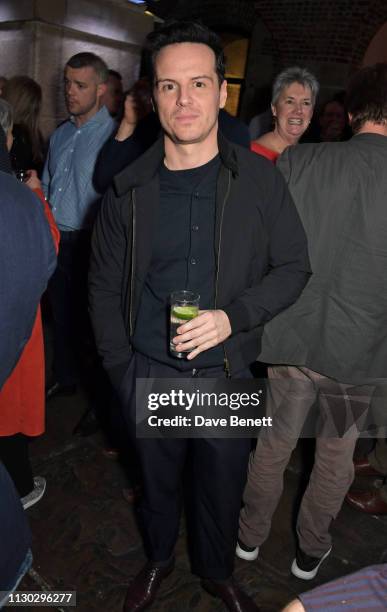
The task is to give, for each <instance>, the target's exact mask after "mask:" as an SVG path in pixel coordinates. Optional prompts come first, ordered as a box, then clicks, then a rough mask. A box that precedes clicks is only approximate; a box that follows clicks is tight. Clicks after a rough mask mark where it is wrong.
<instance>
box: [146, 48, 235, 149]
mask: <svg viewBox="0 0 387 612" xmlns="http://www.w3.org/2000/svg"><path fill="white" fill-rule="evenodd" d="M154 68H155V85H154V91H153V95H154V100H155V103H156V106H157V111H158V114H159V118H160V123H161V125H162V127H163V129H164V132H165V133H166V135H167V136H168V137H169V138H170V139H171V140H172V141H173V142H174V143H177V144H192V143H198V142H205V141H206V140H207V138H208V137H209V136H210V135H212V134H213V132H214V131H215V132H216V131H217V127H218V123H217V122H218V112H219V108H223V106H224V105H225V103H226V98H227V85H226V81H223V83H222V85H221V86H219V80H218V76H217V74H216V71H215V54H214V52H213V51H212V49H210V47H207V45H204V44H200V43H176V44H172V45H168V46H166V47H164V48H163V49H161V51H160V52H159V53H158V55H157V56H156V58H155V67H154Z"/></svg>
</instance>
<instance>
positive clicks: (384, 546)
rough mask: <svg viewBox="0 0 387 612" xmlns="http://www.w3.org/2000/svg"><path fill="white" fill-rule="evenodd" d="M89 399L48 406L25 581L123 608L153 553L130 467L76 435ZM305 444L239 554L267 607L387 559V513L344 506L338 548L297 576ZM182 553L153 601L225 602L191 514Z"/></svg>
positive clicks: (215, 606) (271, 609)
mask: <svg viewBox="0 0 387 612" xmlns="http://www.w3.org/2000/svg"><path fill="white" fill-rule="evenodd" d="M85 406H86V400H85V398H84V397H83V396H82V395H80V394H79V395H77V396H74V397H67V398H57V399H54V400H52V401H51V402H50V403H49V404H48V406H47V433H46V434H45V435H44V436H42V437H41V438H40V439H38V440H36V441H35V442H34V443H33V444H32V449H31V451H32V456H33V466H34V473H35V475H42V476H44V477H45V478H46V479H47V491H46V494H45V496H44V497H43V499H42V500H41V501H40V502H39V503H38V504H36V506H34V507H32V508H30V509H29V510H28V511H27V512H28V517H29V519H30V524H31V528H32V532H33V554H34V563H33V570H32V571H31V572H30V573H29V575H27V576H26V577H25V579H24V580H23V582H22V584H21V585H20V587H19V588H20V589H21V590H39V589H41V588H50V589H55V590H75V591H76V592H77V611H79V612H120V611H121V608H122V602H123V599H124V594H125V590H126V587H127V584H128V582H129V581H130V579H131V578H132V577H133V576H134V575H135V574H136V572H137V571H138V570H139V568H140V567H141V566H142V564H143V562H144V560H145V557H144V551H143V548H142V543H141V539H140V536H139V533H138V529H137V527H136V520H135V508H134V506H133V505H130V504H129V503H128V502H127V501H126V500H125V499H124V497H123V494H122V489H123V487H125V486H126V477H125V473H124V471H123V469H122V468H121V467H120V465H119V463H118V462H115V461H112V460H109V459H107V458H105V456H104V455H103V453H102V448H103V445H104V441H103V437H102V435H101V434H100V433H97V434H94V435H93V436H90V437H88V438H81V437H76V436H73V435H72V429H73V427H74V425H75V424H76V422H77V421H78V419H79V416H80V415H81V414H82V411H83V410H84V408H85ZM301 451H302V449H301V450H300V449H298V450H297V451H296V453H295V455H294V457H293V459H292V461H291V464H290V466H289V468H288V470H287V472H286V478H285V490H284V494H283V497H282V499H281V502H280V505H279V508H278V510H277V512H276V514H275V517H274V521H273V529H272V532H271V535H270V538H269V539H268V541H267V542H266V543H265V544H264V546H263V547H262V549H261V552H260V556H259V559H258V560H257V561H255V562H253V563H247V562H244V561H241V560H237V561H236V570H235V575H236V577H237V579H238V580H239V581H240V582H241V583H243V585H244V587H245V589H246V591H247V592H248V593H249V594H250V595H252V597H253V598H254V600H255V601H256V602H257V604H258V605H259V606H260V609H261V610H262V612H277V611H279V610H280V609H281V608H282V606H283V605H284V604H286V603H287V602H288V601H289V600H290V599H292V598H293V597H294V596H295V595H296V594H297V593H300V592H302V591H304V590H307V588H309V586H311V587H312V586H316V585H317V584H320V583H322V582H325V581H327V580H330V579H333V578H335V577H337V576H341V575H343V574H347V573H349V572H352V571H354V570H357V569H359V568H361V567H363V566H365V565H369V564H374V563H381V562H387V517H381V518H377V517H373V516H366V515H362V514H361V513H358V512H356V511H355V510H353V509H351V508H350V507H349V506H346V505H345V506H344V507H343V509H342V511H341V512H340V514H339V517H338V519H337V521H336V522H335V525H334V527H333V534H334V549H333V553H332V554H331V556H330V558H329V560H328V561H327V562H326V563H325V564H324V565H323V566H322V567H321V570H320V572H319V574H318V577H317V578H316V579H315V580H314V581H312V582H310V583H309V584H306V583H305V582H303V581H300V580H298V579H296V578H294V577H292V576H291V574H290V565H291V561H292V559H293V557H294V551H295V539H294V529H293V528H292V523H293V520H294V508H295V507H296V501H297V498H298V495H299V491H300V488H302V486H303V483H304V478H305V477H304V476H303V474H304V473H305V469H304V466H305V463H306V462H305V453H303V452H301ZM306 451H307V452H308V448H307V449H306ZM307 454H308V453H307ZM309 455H310V450H309ZM360 485H363V486H364V485H365V483H364V482H363V483H360ZM374 485H375V486H377V485H378V482H374ZM176 561H177V563H176V570H175V571H174V572H173V574H172V575H171V576H170V577H169V578H168V579H167V580H166V581H165V583H163V585H162V588H161V591H160V596H159V598H158V600H157V602H156V603H155V604H154V605H153V607H152V608H151V609H152V610H154V611H155V612H156V611H159V612H161V611H163V612H185V611H187V612H188V611H191V610H197V611H198V612H207V611H210V610H214V611H216V610H219V611H221V610H223V609H224V607H223V605H222V603H220V602H218V601H217V600H214V599H213V598H211V597H210V596H209V595H207V594H206V593H204V592H203V591H202V590H201V588H200V584H199V580H198V578H197V577H196V576H194V575H192V574H191V573H190V568H189V559H188V557H187V553H186V545H185V529H184V524H183V523H182V526H181V532H180V537H179V541H178V544H177V549H176ZM32 609H34V610H36V609H40V608H31V610H32ZM41 609H42V610H44V609H46V608H41ZM57 609H59V610H60V609H61V608H57ZM63 609H65V608H63ZM70 609H71V608H70ZM386 609H387V605H386Z"/></svg>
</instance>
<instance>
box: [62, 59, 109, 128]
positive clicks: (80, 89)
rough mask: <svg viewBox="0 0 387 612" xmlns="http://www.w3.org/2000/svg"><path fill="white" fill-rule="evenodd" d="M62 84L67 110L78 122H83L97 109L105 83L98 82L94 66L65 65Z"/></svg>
mask: <svg viewBox="0 0 387 612" xmlns="http://www.w3.org/2000/svg"><path fill="white" fill-rule="evenodd" d="M64 86H65V100H66V106H67V110H68V112H69V113H70V114H71V115H74V117H76V118H77V119H78V121H79V123H85V122H86V121H88V119H90V118H91V117H92V116H93V115H95V113H97V112H98V111H99V109H100V107H101V98H102V96H103V94H104V93H105V91H106V85H105V84H104V83H100V82H99V78H98V75H97V73H96V72H95V70H94V68H92V67H91V66H86V67H84V68H71V67H70V66H66V68H65V76H64Z"/></svg>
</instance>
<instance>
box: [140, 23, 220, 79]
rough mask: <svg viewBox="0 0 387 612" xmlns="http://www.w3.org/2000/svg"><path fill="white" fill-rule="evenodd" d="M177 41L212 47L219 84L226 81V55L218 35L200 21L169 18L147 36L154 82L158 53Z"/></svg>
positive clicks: (150, 74) (147, 53) (150, 70)
mask: <svg viewBox="0 0 387 612" xmlns="http://www.w3.org/2000/svg"><path fill="white" fill-rule="evenodd" d="M176 43H200V44H203V45H207V47H210V49H212V51H213V52H214V54H215V71H216V74H217V75H218V79H219V84H221V83H222V82H223V81H224V75H225V70H226V69H225V57H224V53H223V48H222V45H221V42H220V38H219V37H218V35H217V34H215V32H212V31H211V30H210V29H209V28H207V26H205V25H203V24H202V23H200V22H199V21H177V20H169V21H166V22H165V23H164V24H163V25H162V26H161V27H160V28H158V29H157V30H155V31H154V32H151V33H150V34H148V36H147V38H146V43H145V53H146V56H147V64H148V70H149V76H150V80H151V82H152V83H154V65H155V59H156V57H157V54H158V53H159V51H161V49H162V48H163V47H166V46H168V45H174V44H176Z"/></svg>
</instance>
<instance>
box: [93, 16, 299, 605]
mask: <svg viewBox="0 0 387 612" xmlns="http://www.w3.org/2000/svg"><path fill="white" fill-rule="evenodd" d="M148 45H149V47H148V52H149V54H150V57H151V61H152V68H153V79H152V82H153V85H154V88H153V96H154V102H155V106H156V107H157V110H158V114H159V118H160V122H161V125H162V127H163V131H164V136H163V138H162V140H160V141H158V142H156V143H155V145H154V146H153V147H152V148H151V149H149V150H148V151H147V152H146V153H145V154H144V155H143V156H142V157H141V158H140V159H138V160H137V161H136V162H135V163H133V164H132V165H131V166H129V167H128V168H127V169H126V170H124V171H123V172H122V173H121V174H120V175H118V176H117V177H116V179H115V181H114V190H113V189H110V190H109V191H108V193H107V195H106V197H105V200H104V202H103V205H102V209H101V212H100V215H99V217H98V220H97V223H96V226H95V231H94V236H93V245H92V258H91V269H90V307H91V316H92V320H93V325H94V330H95V335H96V340H97V346H98V347H99V351H100V353H101V355H102V357H103V359H104V364H105V367H106V369H107V371H108V373H109V374H110V378H111V380H112V382H113V384H114V386H115V388H116V389H117V390H118V392H119V395H120V397H121V399H122V401H123V405H124V410H125V412H126V417H127V420H128V422H129V423H131V422H135V417H134V410H135V403H134V399H133V398H132V397H131V396H132V393H133V388H134V383H135V380H136V378H181V379H183V378H190V377H195V378H208V377H212V378H226V376H231V377H235V378H247V377H249V376H251V374H250V372H249V366H250V364H251V363H252V362H253V361H254V360H255V358H256V356H257V353H258V350H259V341H260V336H261V333H262V327H263V324H264V323H265V322H266V321H268V320H270V319H271V318H272V317H273V316H274V315H276V314H277V313H278V312H280V311H281V310H283V309H284V308H286V307H288V306H289V305H290V304H291V303H293V302H294V301H295V300H296V299H297V297H298V296H299V294H300V292H301V291H302V289H303V287H304V285H305V283H306V281H307V279H308V277H309V273H310V269H309V262H308V255H307V247H306V240H305V235H304V232H303V228H302V226H301V223H300V221H299V219H298V216H297V213H296V210H295V207H294V205H293V203H292V200H291V198H290V196H289V194H288V191H287V189H286V187H285V184H284V181H283V179H282V177H281V175H280V174H279V173H278V172H277V170H276V169H275V168H274V167H273V166H272V165H271V164H270V163H269V162H267V161H266V160H265V159H263V158H261V157H259V156H257V155H254V154H252V153H251V152H250V151H248V150H247V149H243V148H241V147H238V146H237V145H231V144H230V143H229V142H227V141H226V140H225V139H224V138H223V137H222V136H221V134H218V112H219V108H220V107H222V106H223V105H224V103H225V101H226V95H227V93H226V82H225V81H224V57H223V52H222V49H221V46H220V43H219V40H218V38H217V37H216V36H215V35H214V34H213V33H212V32H210V31H209V30H207V28H205V27H204V26H201V25H199V24H193V23H191V22H172V23H169V24H165V25H164V26H163V27H162V28H160V29H159V30H157V32H154V33H152V34H151V35H149V37H148ZM178 288H182V289H184V288H187V289H190V290H192V291H194V292H196V293H199V294H200V296H201V300H200V308H201V312H200V314H199V315H198V316H197V317H196V318H194V319H192V320H191V321H189V322H187V323H185V324H184V325H181V326H180V327H179V328H178V332H177V333H178V336H176V337H175V338H174V343H175V345H176V348H177V350H178V351H179V352H182V351H191V352H190V353H187V358H186V359H176V358H175V357H173V356H172V355H171V354H170V353H169V352H168V348H167V346H168V341H167V337H168V329H167V317H166V315H167V308H168V299H169V294H170V293H171V291H173V290H176V289H178ZM134 435H135V432H134ZM135 442H136V448H137V451H138V455H139V459H140V463H141V468H142V476H143V498H142V503H141V508H140V514H141V521H142V527H143V531H144V536H145V543H146V548H147V554H148V556H149V562H148V563H147V565H146V566H145V567H144V568H143V570H142V571H141V572H140V574H139V575H138V576H137V577H136V578H135V579H134V581H133V583H132V584H131V585H130V587H129V590H128V593H127V597H126V601H125V607H124V609H125V610H126V611H128V612H129V610H130V611H131V612H133V611H135V610H143V609H145V608H146V607H147V606H149V605H150V603H151V602H152V601H153V599H154V598H155V595H156V592H157V589H158V587H159V586H160V583H161V581H162V580H163V579H164V578H165V577H166V576H167V575H168V574H169V573H170V572H171V571H172V569H173V549H174V545H175V542H176V538H177V535H178V526H179V518H180V482H181V475H182V471H183V467H184V462H185V458H186V454H187V450H188V446H189V447H190V450H192V451H193V453H192V455H193V470H194V474H195V476H194V477H193V478H192V480H191V481H190V487H189V493H190V495H191V505H190V507H191V510H192V515H193V521H194V529H195V534H194V536H193V539H192V540H193V541H192V567H193V571H194V572H195V573H197V574H198V575H199V576H201V578H202V584H203V586H204V588H205V589H206V590H207V591H209V592H210V593H211V594H213V595H215V596H217V597H220V598H221V599H222V600H223V601H224V603H225V604H226V606H227V607H228V609H229V610H233V611H237V610H238V611H242V610H243V611H245V612H247V611H253V610H256V609H257V608H256V605H255V604H254V602H253V601H252V600H251V599H250V598H249V597H248V596H247V595H245V594H244V592H243V591H242V590H240V589H239V587H238V586H237V585H236V584H235V583H234V582H233V581H232V580H231V574H232V571H233V556H234V555H233V547H234V546H235V543H236V533H235V528H236V526H237V519H238V514H239V507H240V499H241V492H242V488H243V483H244V480H245V473H246V466H247V459H248V455H249V450H250V441H249V440H246V439H192V440H187V439H182V438H179V439H137V440H136V441H135ZM189 443H191V444H189Z"/></svg>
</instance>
